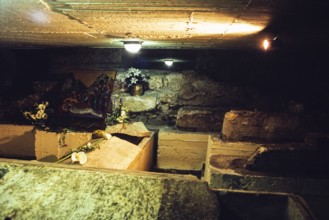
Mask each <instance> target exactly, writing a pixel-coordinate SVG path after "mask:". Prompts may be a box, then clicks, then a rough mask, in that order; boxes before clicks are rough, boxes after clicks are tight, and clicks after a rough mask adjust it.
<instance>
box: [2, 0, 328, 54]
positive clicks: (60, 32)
mask: <svg viewBox="0 0 329 220" xmlns="http://www.w3.org/2000/svg"><path fill="white" fill-rule="evenodd" d="M328 6H329V3H328V1H325V0H298V1H297V0H171V1H159V0H152V1H146V0H0V46H1V47H10V46H15V47H45V46H46V47H49V46H55V47H58V46H86V47H102V48H121V47H122V41H124V40H128V39H138V40H140V41H143V48H152V49H155V48H157V49H158V48H159V49H173V48H174V49H179V48H194V49H195V48H208V49H209V48H214V49H216V48H220V49H221V48H239V49H241V48H243V49H248V48H258V47H259V45H260V41H261V39H263V38H264V37H265V36H267V37H270V38H274V37H278V38H277V40H280V41H281V42H282V43H283V44H282V45H286V46H289V47H298V46H300V45H303V46H310V47H313V46H321V45H322V44H323V42H324V40H326V38H327V37H328V35H327V34H326V33H325V32H326V31H325V27H326V23H327V21H328V13H327V12H328V9H329V7H328Z"/></svg>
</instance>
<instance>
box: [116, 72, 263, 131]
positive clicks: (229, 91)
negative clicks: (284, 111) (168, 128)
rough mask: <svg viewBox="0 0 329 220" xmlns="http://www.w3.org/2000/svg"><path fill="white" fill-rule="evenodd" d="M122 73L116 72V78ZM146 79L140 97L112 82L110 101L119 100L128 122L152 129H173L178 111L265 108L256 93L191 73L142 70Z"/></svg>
mask: <svg viewBox="0 0 329 220" xmlns="http://www.w3.org/2000/svg"><path fill="white" fill-rule="evenodd" d="M125 71H126V70H123V69H122V70H119V71H118V73H117V76H118V77H119V76H120V74H123V73H124V72H125ZM142 72H144V73H147V74H149V75H150V80H149V89H148V90H147V91H146V92H145V93H144V95H142V96H131V95H130V94H129V91H127V89H126V88H125V87H124V85H123V84H122V83H120V82H119V81H116V84H115V88H114V93H113V95H112V101H113V106H114V108H116V107H118V104H119V100H120V99H122V101H123V105H124V106H127V107H128V108H129V109H130V110H131V118H132V119H133V120H136V121H143V122H144V123H146V124H152V125H174V124H175V122H176V117H177V112H178V110H179V109H180V108H181V107H185V106H193V107H200V108H223V107H224V108H227V109H236V108H243V109H254V108H259V107H262V106H265V105H264V103H265V99H263V98H262V97H261V96H260V95H259V94H258V93H257V91H256V90H254V89H251V88H247V87H239V86H232V85H227V84H222V83H220V82H216V81H213V80H211V79H210V78H208V77H206V76H204V75H201V74H199V73H196V72H195V71H192V70H191V71H181V72H174V71H173V72H172V71H164V70H146V69H142Z"/></svg>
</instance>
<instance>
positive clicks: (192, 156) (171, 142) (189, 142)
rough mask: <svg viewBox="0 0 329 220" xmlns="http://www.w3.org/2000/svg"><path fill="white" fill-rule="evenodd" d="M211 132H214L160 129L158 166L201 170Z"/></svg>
mask: <svg viewBox="0 0 329 220" xmlns="http://www.w3.org/2000/svg"><path fill="white" fill-rule="evenodd" d="M210 134H213V133H207V132H188V131H178V130H173V129H169V128H162V129H160V130H159V134H158V152H157V168H159V169H177V170H201V169H202V167H203V164H204V162H205V159H206V151H207V143H208V136H209V135H210Z"/></svg>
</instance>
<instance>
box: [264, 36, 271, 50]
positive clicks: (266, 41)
mask: <svg viewBox="0 0 329 220" xmlns="http://www.w3.org/2000/svg"><path fill="white" fill-rule="evenodd" d="M263 48H264V50H267V49H268V48H270V41H269V40H267V39H265V40H264V41H263Z"/></svg>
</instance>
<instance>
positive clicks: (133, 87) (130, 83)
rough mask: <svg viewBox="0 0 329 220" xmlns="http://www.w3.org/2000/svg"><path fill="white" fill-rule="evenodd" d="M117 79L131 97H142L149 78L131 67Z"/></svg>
mask: <svg viewBox="0 0 329 220" xmlns="http://www.w3.org/2000/svg"><path fill="white" fill-rule="evenodd" d="M117 79H118V80H119V81H121V82H123V83H125V85H126V86H127V87H128V90H129V91H130V94H131V95H143V94H144V91H145V90H146V89H147V85H148V80H149V79H150V77H149V75H147V74H145V73H142V71H141V70H139V69H137V68H133V67H131V68H129V69H128V71H127V72H125V73H123V74H121V75H120V76H119V77H118V78H117Z"/></svg>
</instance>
